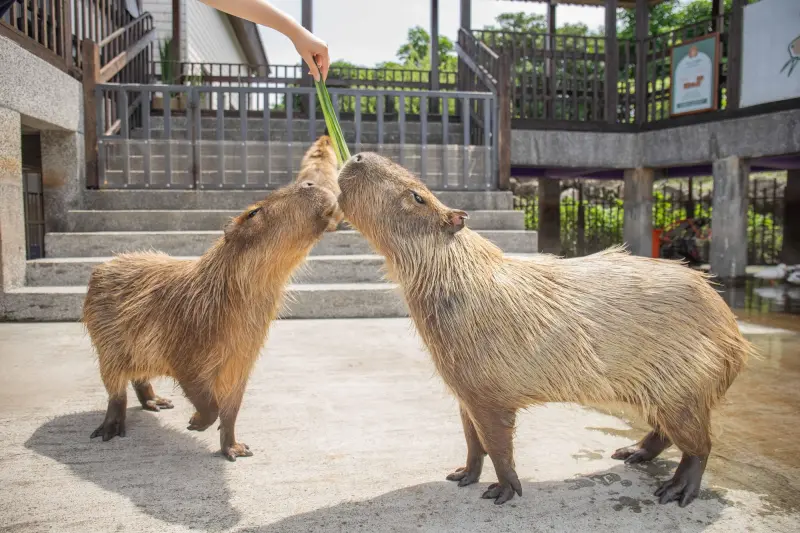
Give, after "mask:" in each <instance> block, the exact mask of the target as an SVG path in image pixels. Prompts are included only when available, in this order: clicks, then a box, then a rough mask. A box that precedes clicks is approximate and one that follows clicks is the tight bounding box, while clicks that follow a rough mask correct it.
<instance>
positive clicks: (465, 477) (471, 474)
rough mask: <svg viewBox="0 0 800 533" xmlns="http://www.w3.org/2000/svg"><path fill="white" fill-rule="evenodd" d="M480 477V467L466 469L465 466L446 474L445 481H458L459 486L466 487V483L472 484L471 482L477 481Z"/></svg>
mask: <svg viewBox="0 0 800 533" xmlns="http://www.w3.org/2000/svg"><path fill="white" fill-rule="evenodd" d="M480 479H481V469H480V468H471V469H468V468H467V467H466V466H462V467H461V468H457V469H456V471H455V472H453V473H451V474H449V475H448V476H447V481H458V486H459V487H466V486H467V485H472V484H473V483H477V482H478V481H480Z"/></svg>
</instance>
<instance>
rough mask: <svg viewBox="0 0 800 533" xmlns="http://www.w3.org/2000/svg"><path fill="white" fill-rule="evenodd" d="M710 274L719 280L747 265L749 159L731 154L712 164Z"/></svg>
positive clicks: (742, 272)
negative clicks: (712, 195) (712, 193)
mask: <svg viewBox="0 0 800 533" xmlns="http://www.w3.org/2000/svg"><path fill="white" fill-rule="evenodd" d="M713 172H714V197H713V199H712V204H711V207H712V211H711V254H710V255H711V257H710V262H711V273H712V274H714V275H715V276H717V278H719V279H720V280H723V281H725V280H734V279H736V278H742V277H744V275H745V269H746V267H747V203H748V200H747V183H748V182H747V179H748V176H749V175H750V162H749V161H747V160H745V159H741V158H739V157H735V156H731V157H726V158H725V159H719V160H717V161H714V163H713Z"/></svg>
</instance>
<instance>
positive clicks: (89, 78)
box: [82, 39, 100, 189]
mask: <svg viewBox="0 0 800 533" xmlns="http://www.w3.org/2000/svg"><path fill="white" fill-rule="evenodd" d="M82 49H83V140H84V143H85V151H84V154H85V158H86V187H87V188H89V189H96V188H98V187H99V186H100V183H99V172H98V169H97V141H98V139H97V121H98V120H99V119H100V117H98V116H97V105H96V104H95V95H94V91H95V87H96V86H97V82H98V79H99V77H100V47H98V46H97V43H96V42H94V41H92V40H91V39H84V40H83V43H82Z"/></svg>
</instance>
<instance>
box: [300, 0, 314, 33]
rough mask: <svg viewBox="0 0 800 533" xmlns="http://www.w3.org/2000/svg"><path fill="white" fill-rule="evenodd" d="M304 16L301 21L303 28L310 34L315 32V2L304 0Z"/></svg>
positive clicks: (302, 15)
mask: <svg viewBox="0 0 800 533" xmlns="http://www.w3.org/2000/svg"><path fill="white" fill-rule="evenodd" d="M302 9H303V11H302V14H301V16H300V21H301V23H302V24H303V27H304V28H305V29H307V30H308V31H310V32H312V33H313V32H314V0H303V6H302Z"/></svg>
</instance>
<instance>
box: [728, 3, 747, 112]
mask: <svg viewBox="0 0 800 533" xmlns="http://www.w3.org/2000/svg"><path fill="white" fill-rule="evenodd" d="M745 4H746V1H745V0H733V3H732V4H731V25H730V35H729V36H728V95H727V97H728V102H727V106H726V107H727V109H739V99H740V97H741V80H742V40H743V39H742V37H743V35H744V6H745Z"/></svg>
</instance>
